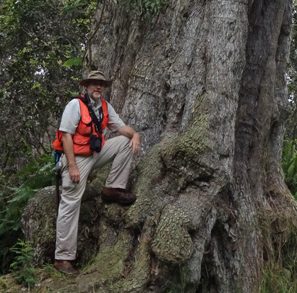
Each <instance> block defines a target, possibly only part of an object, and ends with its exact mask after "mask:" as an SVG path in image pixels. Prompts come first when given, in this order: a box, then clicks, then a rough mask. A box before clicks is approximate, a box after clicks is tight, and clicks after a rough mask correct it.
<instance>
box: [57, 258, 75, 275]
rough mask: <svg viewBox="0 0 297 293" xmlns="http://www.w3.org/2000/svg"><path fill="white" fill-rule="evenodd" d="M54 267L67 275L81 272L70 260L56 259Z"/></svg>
mask: <svg viewBox="0 0 297 293" xmlns="http://www.w3.org/2000/svg"><path fill="white" fill-rule="evenodd" d="M54 267H55V269H56V270H58V271H59V272H61V273H64V274H67V275H77V274H78V273H79V271H78V270H77V269H75V268H74V267H73V266H72V263H71V261H69V260H59V259H56V260H55V263H54Z"/></svg>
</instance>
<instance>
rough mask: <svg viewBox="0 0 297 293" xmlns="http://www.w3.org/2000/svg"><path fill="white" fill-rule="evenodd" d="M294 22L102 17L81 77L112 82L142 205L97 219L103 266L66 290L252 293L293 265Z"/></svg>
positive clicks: (114, 11) (221, 7)
mask: <svg viewBox="0 0 297 293" xmlns="http://www.w3.org/2000/svg"><path fill="white" fill-rule="evenodd" d="M137 3H138V4H137ZM162 3H163V5H162ZM158 9H160V10H158ZM291 10H292V4H291V1H289V0H275V1H268V0H258V1H252V0H243V1H235V0H230V1H225V0H217V1H202V0H201V1H200V0H199V1H191V0H180V1H168V3H164V2H162V1H157V0H156V1H153V0H152V1H144V0H143V1H123V2H121V3H116V1H111V0H105V1H103V2H102V3H101V4H100V5H99V9H98V11H97V15H96V22H95V23H94V26H93V34H91V38H90V44H89V48H88V53H87V56H86V69H88V68H91V67H99V68H101V69H103V70H104V71H105V72H107V74H109V75H110V76H111V77H112V78H113V80H114V82H113V86H112V89H111V93H110V96H111V103H112V104H113V105H114V107H115V108H116V109H117V111H118V112H120V113H121V114H122V116H123V117H124V120H125V121H126V122H127V123H128V124H130V125H133V126H135V127H136V128H137V129H138V131H140V132H141V134H142V137H143V145H144V148H143V154H142V157H141V158H140V160H139V161H138V164H137V166H136V168H135V171H134V175H133V180H131V186H132V188H133V190H134V192H135V193H136V194H137V201H136V203H135V204H134V205H132V206H131V207H129V208H121V207H117V206H116V205H111V206H104V208H103V211H102V210H101V211H100V217H99V219H98V218H97V221H98V222H97V225H98V227H99V240H98V244H99V250H98V253H97V255H96V258H95V260H94V261H93V263H92V264H91V265H89V266H88V268H87V269H86V270H85V271H84V273H83V274H82V275H80V276H79V277H78V279H77V281H76V284H75V285H74V284H73V283H72V284H71V285H70V287H69V286H68V287H67V288H68V289H69V290H70V289H71V290H74V288H77V286H79V288H80V290H81V291H84V292H87V291H91V290H97V291H98V292H162V291H165V290H174V288H175V290H184V291H183V292H248V293H250V292H257V291H258V289H259V286H260V281H261V278H262V269H263V267H264V265H265V263H269V262H274V261H278V262H280V263H281V262H282V261H283V259H284V258H283V256H284V255H286V256H287V257H290V254H289V253H290V251H288V243H293V244H294V245H296V240H295V239H296V237H295V238H294V235H295V233H296V225H295V224H296V221H297V206H296V203H295V202H294V200H293V198H292V196H291V194H290V192H289V190H288V188H287V186H286V185H285V184H284V179H283V173H282V169H281V165H280V161H281V152H282V142H283V136H284V129H285V128H284V123H285V119H286V117H287V115H288V95H287V87H286V63H287V60H288V52H289V36H290V27H291V13H292V11H291ZM292 241H293V242H292ZM292 253H293V251H292ZM283 265H284V264H283ZM64 286H66V285H64ZM60 288H61V287H60ZM67 288H64V289H65V290H67ZM81 291H80V292H81ZM92 292H93V291H92ZM169 292H170V291H169ZM172 292H174V291H172Z"/></svg>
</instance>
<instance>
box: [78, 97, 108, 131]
mask: <svg viewBox="0 0 297 293" xmlns="http://www.w3.org/2000/svg"><path fill="white" fill-rule="evenodd" d="M82 101H83V102H84V103H85V104H86V105H87V107H88V110H89V113H90V116H91V118H92V121H93V122H94V124H95V127H96V131H97V132H98V133H102V129H101V122H102V120H103V117H104V114H103V110H102V107H100V108H99V118H100V120H99V119H98V118H97V116H96V114H95V112H94V110H93V108H92V104H91V99H90V97H89V95H88V94H85V96H84V99H82Z"/></svg>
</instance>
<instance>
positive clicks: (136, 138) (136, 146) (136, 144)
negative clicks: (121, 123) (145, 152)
mask: <svg viewBox="0 0 297 293" xmlns="http://www.w3.org/2000/svg"><path fill="white" fill-rule="evenodd" d="M130 146H132V152H133V154H138V153H139V151H140V146H141V142H140V135H139V134H138V133H137V132H135V133H134V134H133V136H132V138H131V141H130Z"/></svg>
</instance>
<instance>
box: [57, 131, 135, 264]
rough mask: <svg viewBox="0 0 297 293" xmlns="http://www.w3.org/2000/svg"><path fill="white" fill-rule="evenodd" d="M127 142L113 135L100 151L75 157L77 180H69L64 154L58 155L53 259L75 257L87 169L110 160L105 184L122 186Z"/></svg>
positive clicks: (126, 173)
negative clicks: (59, 176) (59, 178)
mask: <svg viewBox="0 0 297 293" xmlns="http://www.w3.org/2000/svg"><path fill="white" fill-rule="evenodd" d="M129 143H130V139H129V138H127V137H125V136H117V137H114V138H111V139H109V140H107V141H106V142H105V144H104V146H103V148H102V150H101V152H100V153H94V155H93V156H90V157H81V156H76V157H75V159H76V164H77V166H78V168H79V172H80V181H79V183H73V182H72V181H71V179H70V177H69V173H68V168H67V159H66V156H65V155H63V156H62V158H61V160H62V170H61V171H62V194H61V199H60V204H59V211H58V217H57V226H56V227H57V232H56V251H55V259H61V260H74V259H75V258H76V249H77V228H78V219H79V211H80V203H81V198H82V196H83V193H84V191H85V188H86V183H87V179H88V176H89V174H90V172H91V171H92V170H93V169H96V168H101V167H102V166H104V165H105V164H107V163H108V162H111V161H112V160H113V163H112V167H111V171H110V173H109V175H108V178H107V180H106V184H105V186H107V187H113V188H126V185H127V182H128V176H129V174H130V168H131V162H132V157H133V153H132V148H131V147H130V146H129Z"/></svg>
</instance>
